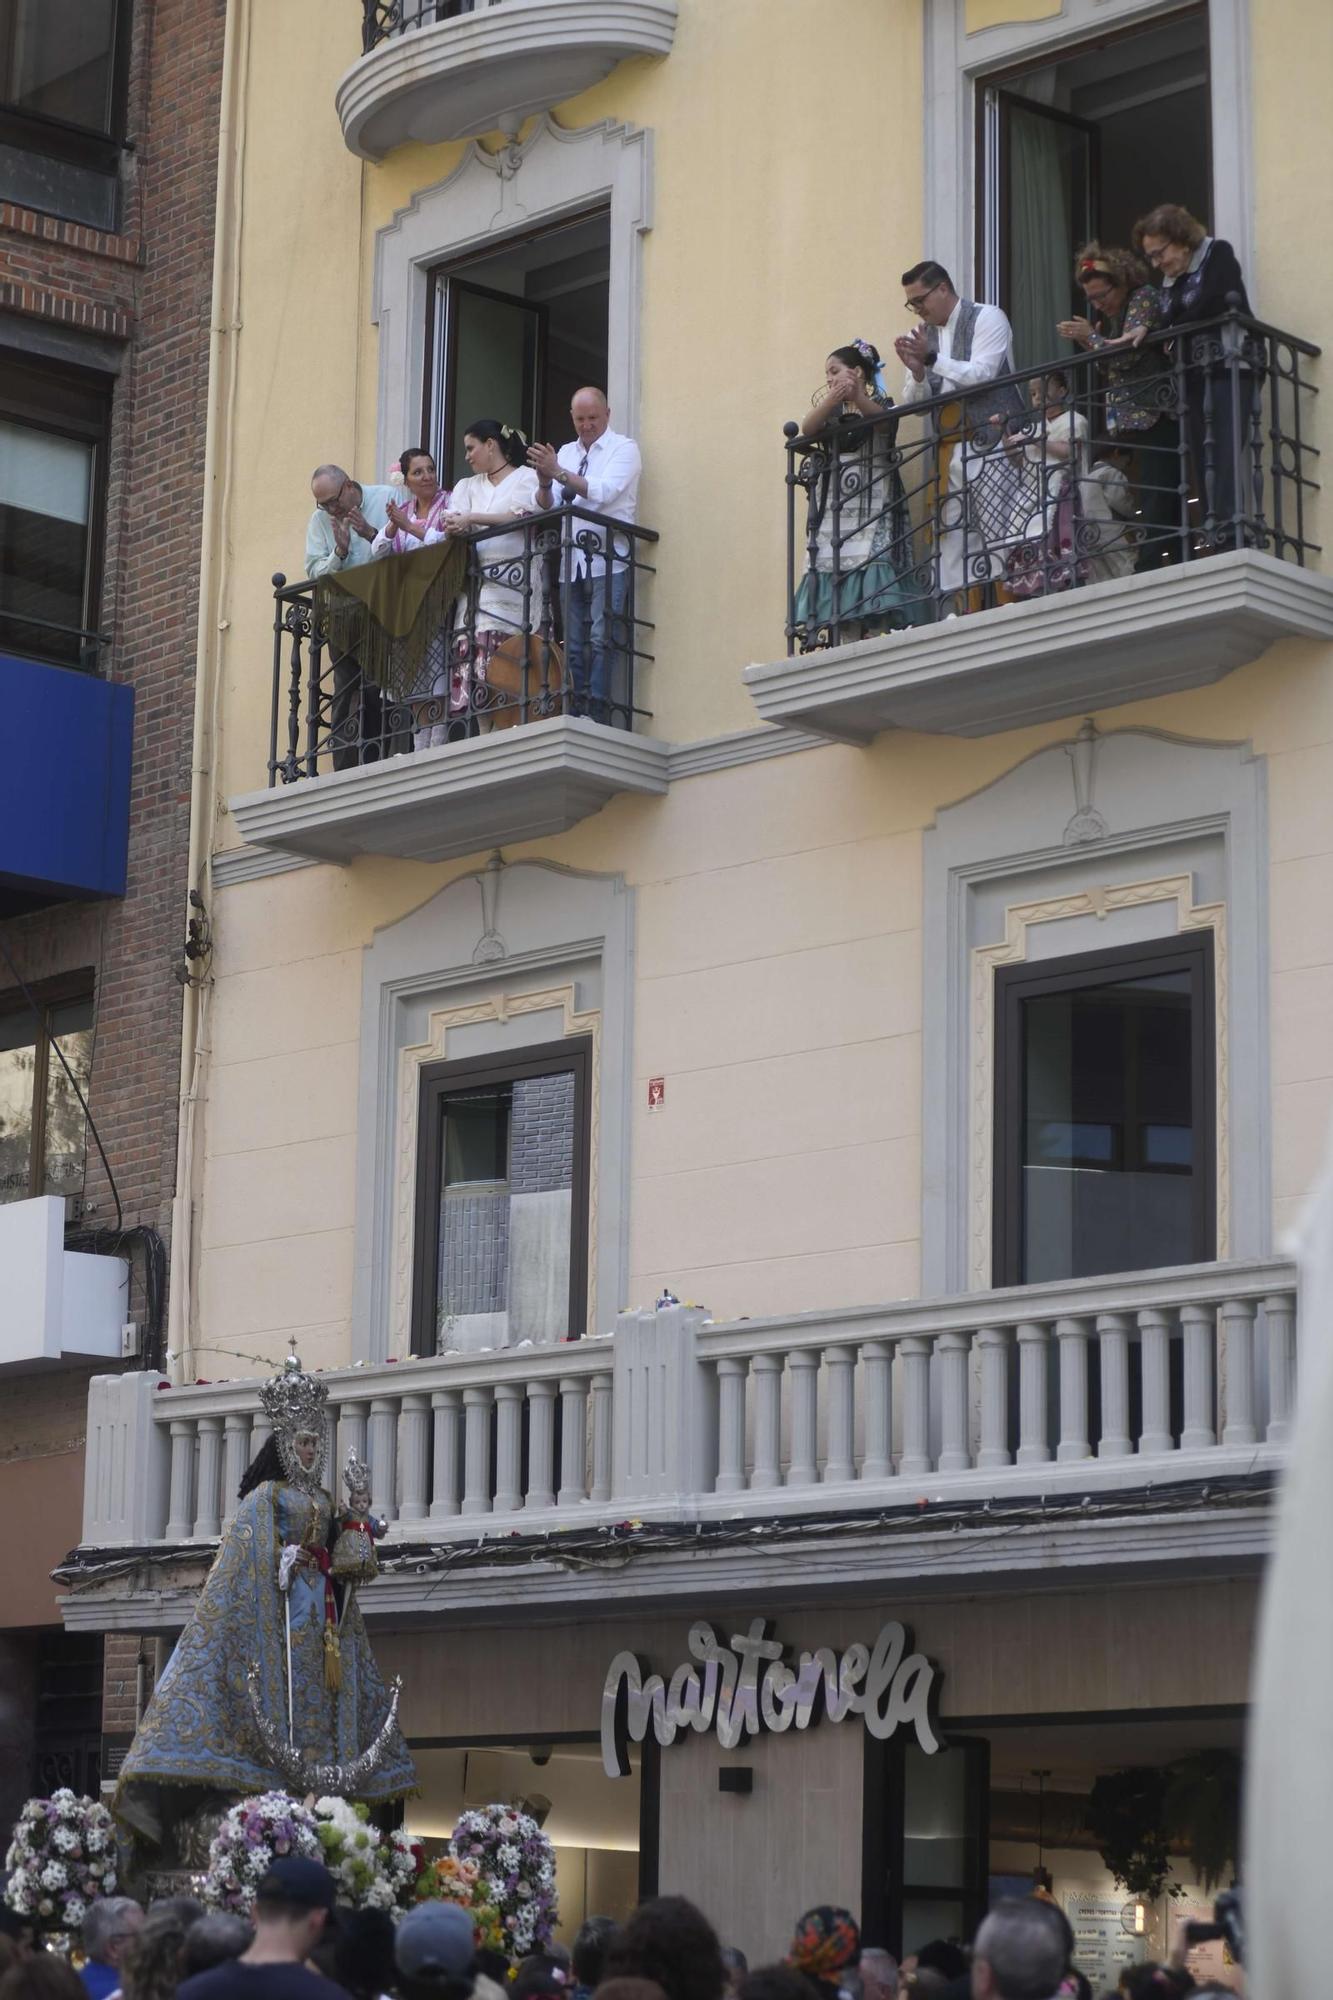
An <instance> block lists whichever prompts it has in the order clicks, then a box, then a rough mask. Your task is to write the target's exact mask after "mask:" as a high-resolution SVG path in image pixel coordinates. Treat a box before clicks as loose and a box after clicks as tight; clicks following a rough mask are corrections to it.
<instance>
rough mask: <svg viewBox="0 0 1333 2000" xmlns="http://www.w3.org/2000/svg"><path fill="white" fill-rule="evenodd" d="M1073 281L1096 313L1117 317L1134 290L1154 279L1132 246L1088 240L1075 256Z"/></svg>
mask: <svg viewBox="0 0 1333 2000" xmlns="http://www.w3.org/2000/svg"><path fill="white" fill-rule="evenodd" d="M1074 282H1075V284H1076V285H1077V286H1078V288H1079V290H1080V291H1081V292H1082V294H1083V296H1084V298H1085V299H1086V300H1087V302H1088V305H1089V307H1090V308H1091V310H1092V312H1093V313H1094V315H1096V316H1097V317H1099V318H1105V319H1114V318H1116V317H1117V315H1118V314H1120V313H1122V312H1123V311H1124V310H1125V307H1126V306H1127V305H1128V303H1129V300H1130V296H1131V294H1132V293H1134V292H1137V291H1138V290H1139V289H1140V288H1141V287H1142V286H1144V285H1150V284H1151V283H1152V274H1151V272H1150V271H1149V269H1148V267H1147V265H1146V264H1145V263H1144V262H1143V259H1142V258H1141V257H1139V256H1137V255H1136V254H1135V252H1134V251H1133V250H1120V249H1117V248H1116V247H1115V246H1114V245H1110V246H1106V247H1104V246H1103V245H1102V244H1100V243H1097V242H1092V243H1085V244H1084V245H1083V248H1082V249H1081V250H1080V251H1079V253H1078V255H1077V257H1075V259H1074Z"/></svg>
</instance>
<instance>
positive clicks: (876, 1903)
mask: <svg viewBox="0 0 1333 2000" xmlns="http://www.w3.org/2000/svg"><path fill="white" fill-rule="evenodd" d="M863 1811H864V1815H865V1817H864V1824H863V1828H862V1834H863V1841H862V1882H861V1931H862V1935H863V1936H865V1937H873V1938H874V1939H876V1940H877V1941H879V1942H882V1943H884V1944H885V1945H887V1947H888V1949H889V1950H890V1951H891V1952H893V1954H894V1956H895V1957H897V1958H899V1959H901V1958H902V1957H904V1955H905V1954H906V1953H908V1952H913V1951H918V1950H919V1949H920V1948H921V1946H922V1945H923V1944H926V1943H928V1942H929V1940H930V1939H931V1938H937V1937H967V1938H970V1937H971V1936H972V1935H973V1933H974V1932H975V1930H976V1928H977V1925H978V1924H979V1923H980V1922H981V1919H982V1918H983V1917H984V1916H985V1914H986V1898H987V1885H988V1880H989V1869H990V1744H989V1742H988V1741H987V1740H986V1738H985V1737H981V1736H978V1737H962V1736H959V1737H951V1738H950V1739H949V1740H948V1742H947V1743H946V1744H945V1745H943V1746H942V1747H941V1748H940V1749H939V1750H936V1751H934V1752H933V1753H932V1754H931V1755H929V1756H928V1755H927V1754H926V1752H925V1751H924V1750H922V1749H921V1748H920V1746H919V1745H918V1744H916V1743H913V1742H910V1741H905V1740H904V1739H903V1738H902V1737H901V1736H895V1737H892V1738H890V1740H889V1741H888V1742H887V1743H881V1742H877V1741H876V1740H875V1738H874V1737H873V1736H871V1735H870V1734H869V1733H868V1732H867V1735H866V1757H865V1767H864V1787H863Z"/></svg>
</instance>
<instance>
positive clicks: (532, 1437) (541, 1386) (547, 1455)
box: [520, 1375, 557, 1513]
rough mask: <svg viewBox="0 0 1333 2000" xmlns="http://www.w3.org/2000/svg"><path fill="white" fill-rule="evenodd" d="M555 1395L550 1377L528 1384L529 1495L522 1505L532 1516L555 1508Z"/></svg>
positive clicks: (553, 1384)
mask: <svg viewBox="0 0 1333 2000" xmlns="http://www.w3.org/2000/svg"><path fill="white" fill-rule="evenodd" d="M556 1394H557V1385H556V1383H554V1382H553V1381H552V1380H551V1378H550V1376H549V1375H547V1376H544V1377H543V1378H542V1379H541V1380H540V1381H536V1382H529V1384H528V1491H527V1497H526V1498H525V1500H524V1502H523V1505H524V1506H525V1507H526V1508H527V1510H528V1511H529V1513H535V1512H536V1511H537V1509H538V1508H550V1507H554V1505H555V1399H556ZM520 1421H521V1420H520Z"/></svg>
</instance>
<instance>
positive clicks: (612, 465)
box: [528, 389, 643, 726]
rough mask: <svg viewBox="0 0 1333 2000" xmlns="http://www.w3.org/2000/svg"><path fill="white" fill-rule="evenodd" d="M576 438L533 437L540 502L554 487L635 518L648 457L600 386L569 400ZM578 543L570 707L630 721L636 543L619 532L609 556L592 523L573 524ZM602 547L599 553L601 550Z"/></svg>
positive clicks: (567, 496) (615, 515)
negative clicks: (624, 664)
mask: <svg viewBox="0 0 1333 2000" xmlns="http://www.w3.org/2000/svg"><path fill="white" fill-rule="evenodd" d="M569 414H570V418H571V420H572V422H573V425H574V432H575V436H574V441H573V443H572V444H565V445H561V447H560V449H559V451H558V452H557V451H556V450H555V449H554V447H553V446H551V445H549V444H534V445H533V446H532V447H531V449H530V450H529V452H528V464H529V465H531V466H532V467H533V468H534V469H535V471H536V474H537V479H538V482H539V483H538V486H537V505H538V506H539V507H541V508H545V509H549V508H551V507H554V506H555V505H557V500H556V491H557V489H559V493H560V497H561V500H562V501H564V502H566V503H568V502H571V501H582V503H583V505H584V506H585V507H589V508H591V510H592V511H593V512H594V513H595V514H605V515H606V516H607V517H608V518H609V519H611V520H613V521H626V522H632V521H634V520H635V519H636V518H637V515H638V508H639V476H640V474H641V473H642V471H643V459H642V458H641V456H640V454H639V447H638V445H637V444H635V442H634V440H633V438H629V437H624V436H623V435H622V434H621V433H620V432H619V431H613V430H612V429H611V411H610V407H609V405H608V403H607V400H606V395H605V393H604V391H603V390H601V389H580V390H579V391H578V392H577V394H576V395H575V397H574V400H573V402H572V403H571V404H570V406H569ZM574 533H575V534H576V535H577V537H578V541H579V542H580V543H582V542H583V540H584V537H585V536H586V537H588V541H587V544H586V545H585V546H577V545H575V543H574V541H573V538H572V537H571V538H570V539H569V541H568V542H567V547H568V550H569V553H568V555H567V557H566V564H567V576H566V579H565V581H566V584H567V591H566V596H565V603H566V607H567V609H566V614H565V668H566V672H567V674H568V676H569V687H570V695H571V700H570V711H571V713H572V714H574V715H588V716H591V718H592V720H593V721H594V722H612V721H614V720H615V717H616V714H617V712H618V711H619V712H620V713H621V716H622V719H623V721H624V722H625V724H626V726H628V725H629V724H630V722H631V720H632V718H631V716H630V713H629V692H628V687H626V688H624V689H622V688H621V687H620V686H619V685H618V683H619V678H620V677H619V673H618V671H617V670H618V668H619V665H620V663H621V661H622V660H628V659H629V657H630V656H631V654H632V653H633V649H634V634H633V630H632V629H631V621H630V618H629V599H630V578H631V575H632V573H633V544H632V540H631V538H630V537H629V536H624V537H620V538H616V545H615V547H614V548H613V551H612V553H611V555H610V557H609V559H608V556H607V555H606V553H605V551H606V532H605V531H604V530H600V529H597V528H593V527H591V526H580V527H576V528H575V529H574ZM598 550H601V551H602V553H601V554H598V553H597V551H598Z"/></svg>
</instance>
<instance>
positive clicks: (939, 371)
mask: <svg viewBox="0 0 1333 2000" xmlns="http://www.w3.org/2000/svg"><path fill="white" fill-rule="evenodd" d="M902 284H903V293H904V303H905V304H906V306H907V309H908V311H909V312H912V313H915V314H916V316H917V319H918V321H919V322H920V323H919V325H917V326H915V327H914V328H913V329H912V331H911V332H910V333H904V334H901V335H900V336H899V338H898V339H897V340H896V341H895V342H894V348H895V351H896V352H897V355H898V358H899V360H900V361H901V362H902V363H903V365H904V366H905V367H906V369H907V380H906V384H905V386H904V389H903V401H904V402H905V403H920V402H924V401H925V400H926V399H927V398H928V397H934V396H949V397H951V398H956V399H957V400H956V401H950V402H949V403H946V404H944V405H943V406H942V407H941V408H939V409H937V410H936V411H935V412H934V431H935V436H936V438H937V439H938V441H939V442H938V449H939V462H938V465H937V468H936V482H935V493H934V496H933V498H932V502H931V514H932V519H933V521H934V524H935V528H936V535H935V542H936V548H937V551H938V558H939V582H938V588H939V590H940V592H941V594H942V599H943V603H942V609H943V611H944V614H945V615H947V616H950V617H952V616H953V615H954V614H955V612H957V611H965V610H967V609H968V598H967V591H968V589H969V587H971V586H975V585H979V584H984V583H986V582H987V581H988V580H989V579H990V578H991V577H993V576H997V575H999V574H1000V572H1001V570H1002V568H1003V554H1004V543H1005V541H1006V539H1007V537H1008V531H1009V522H1010V517H1011V514H1012V509H1013V500H1014V492H1013V489H1014V485H1015V475H1014V471H1013V468H1012V466H1011V465H1010V463H1009V459H1010V454H1009V453H1007V452H1005V451H1002V450H999V449H998V446H999V444H1000V440H1001V438H1002V435H1003V432H1004V427H1005V424H1006V423H1007V422H1008V421H1009V419H1010V418H1011V417H1014V416H1018V415H1019V414H1021V412H1022V409H1023V398H1022V395H1021V394H1020V392H1019V389H1018V387H1017V385H1016V384H1015V383H1013V382H1001V381H998V380H997V377H999V376H1002V375H1008V374H1012V372H1013V366H1014V357H1013V334H1012V332H1011V330H1010V326H1009V321H1008V319H1007V317H1006V316H1005V314H1004V313H1002V312H1001V311H1000V309H999V307H998V306H985V305H979V304H978V303H977V301H976V300H975V299H960V298H959V296H958V294H957V292H956V291H955V290H954V288H953V280H952V279H951V278H950V276H949V273H948V272H947V271H946V270H945V268H944V266H943V265H942V264H937V263H935V262H934V260H933V259H931V258H927V259H926V260H925V261H924V262H923V263H920V264H914V265H913V266H912V268H911V270H910V271H904V272H903V276H902Z"/></svg>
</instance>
